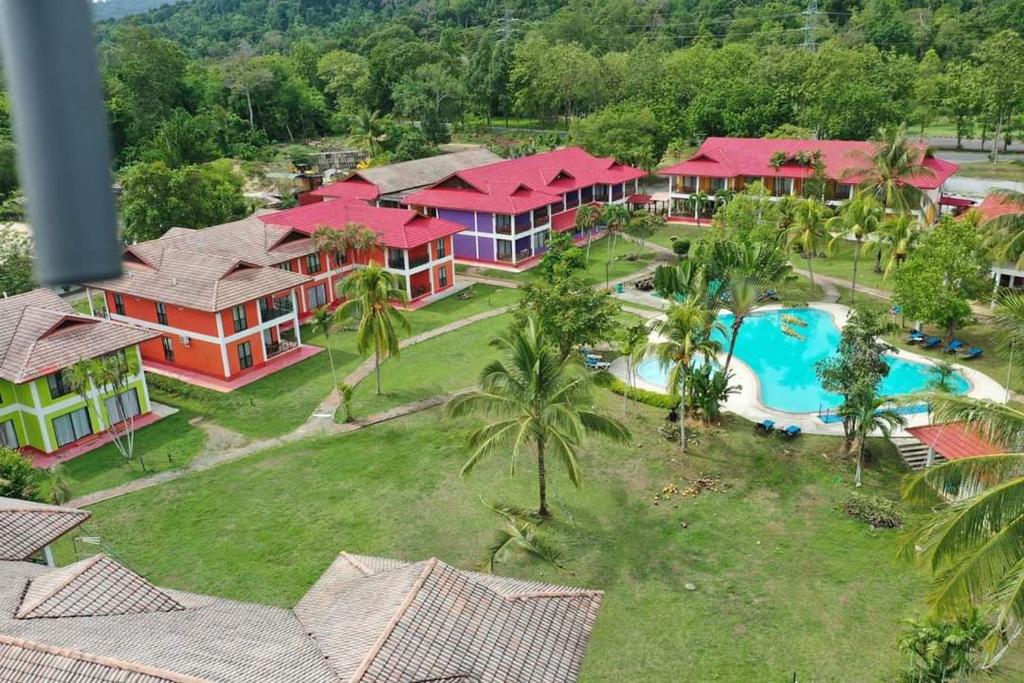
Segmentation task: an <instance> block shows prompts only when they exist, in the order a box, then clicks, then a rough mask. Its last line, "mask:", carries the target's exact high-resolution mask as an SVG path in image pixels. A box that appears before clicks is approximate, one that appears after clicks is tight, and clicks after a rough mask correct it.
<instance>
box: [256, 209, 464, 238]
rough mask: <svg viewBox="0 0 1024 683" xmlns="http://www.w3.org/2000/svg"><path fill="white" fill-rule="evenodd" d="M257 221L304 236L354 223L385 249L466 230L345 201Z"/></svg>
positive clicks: (408, 212)
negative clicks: (361, 226) (317, 230)
mask: <svg viewBox="0 0 1024 683" xmlns="http://www.w3.org/2000/svg"><path fill="white" fill-rule="evenodd" d="M259 219H260V220H261V221H263V222H264V223H265V224H267V225H273V226H277V227H278V228H290V229H293V230H296V231H298V232H301V233H302V234H305V235H312V234H313V233H314V232H315V231H316V229H317V228H319V227H323V226H326V227H330V228H337V229H339V230H340V229H343V228H345V227H346V226H347V225H349V224H350V223H356V224H360V225H365V226H366V227H368V228H370V229H371V230H373V231H374V232H375V233H377V237H378V238H379V239H380V242H381V244H383V245H384V246H387V247H394V248H396V249H408V248H410V247H415V246H419V245H421V244H426V243H427V242H430V241H431V240H434V239H439V238H441V237H446V236H448V235H454V234H455V233H457V232H461V231H462V230H465V227H464V226H462V225H459V224H458V223H454V222H452V221H446V220H443V219H440V218H431V217H428V216H422V215H420V214H418V213H416V212H415V211H412V210H411V209H390V208H382V207H377V206H370V205H368V204H364V203H363V202H357V201H351V200H344V199H335V200H332V201H329V202H316V203H313V204H306V205H305V206H296V207H294V208H291V209H285V210H283V211H275V212H274V213H267V214H263V215H261V216H260V217H259Z"/></svg>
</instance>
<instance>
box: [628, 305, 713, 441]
mask: <svg viewBox="0 0 1024 683" xmlns="http://www.w3.org/2000/svg"><path fill="white" fill-rule="evenodd" d="M702 299H703V297H702V296H701V295H699V294H698V295H696V296H695V295H693V294H691V295H690V296H688V297H687V298H686V299H685V300H683V302H682V303H679V304H673V305H672V307H671V308H669V309H668V312H667V313H666V314H665V318H664V319H658V320H655V321H654V322H652V323H651V329H652V331H653V332H655V334H656V335H657V336H658V337H659V341H654V342H651V343H650V344H648V346H647V355H651V356H653V357H655V358H657V359H658V361H659V362H660V363H661V367H662V368H663V369H668V371H669V372H668V392H669V396H671V397H672V398H676V399H679V400H680V403H681V404H682V409H681V410H680V413H681V414H680V418H679V446H680V448H681V449H682V451H683V452H684V453H685V452H686V405H685V403H684V402H683V401H684V397H685V396H686V379H687V377H689V375H690V373H691V372H692V371H693V366H694V363H695V362H696V360H697V359H698V358H701V357H703V358H704V359H705V360H706V362H708V363H712V362H714V359H715V356H716V355H717V354H719V353H720V352H721V351H722V344H721V342H720V341H718V339H715V338H714V335H715V334H716V333H717V334H719V335H725V332H726V330H725V326H724V325H722V323H720V322H719V321H718V319H717V318H716V315H715V311H713V310H711V309H708V308H705V307H704V306H703V305H702V304H701V301H702Z"/></svg>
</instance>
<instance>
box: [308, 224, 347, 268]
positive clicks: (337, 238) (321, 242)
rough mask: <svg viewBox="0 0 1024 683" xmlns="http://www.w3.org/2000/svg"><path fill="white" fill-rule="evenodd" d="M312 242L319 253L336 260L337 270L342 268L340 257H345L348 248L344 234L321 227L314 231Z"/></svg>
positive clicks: (328, 227)
mask: <svg viewBox="0 0 1024 683" xmlns="http://www.w3.org/2000/svg"><path fill="white" fill-rule="evenodd" d="M310 241H312V242H313V247H314V248H315V249H316V250H317V251H319V252H323V253H325V254H327V255H328V258H331V259H334V266H335V267H336V268H337V267H339V266H341V261H340V260H339V259H338V256H339V255H344V253H345V250H346V248H347V247H348V243H347V241H346V239H345V233H344V232H342V231H341V230H336V229H334V228H332V227H330V226H327V225H321V226H319V227H317V229H316V230H314V231H313V234H312V236H311V237H310Z"/></svg>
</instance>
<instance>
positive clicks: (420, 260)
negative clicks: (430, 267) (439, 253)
mask: <svg viewBox="0 0 1024 683" xmlns="http://www.w3.org/2000/svg"><path fill="white" fill-rule="evenodd" d="M428 263H430V254H420V255H418V256H410V257H409V267H410V268H419V267H420V266H423V265H426V264H428Z"/></svg>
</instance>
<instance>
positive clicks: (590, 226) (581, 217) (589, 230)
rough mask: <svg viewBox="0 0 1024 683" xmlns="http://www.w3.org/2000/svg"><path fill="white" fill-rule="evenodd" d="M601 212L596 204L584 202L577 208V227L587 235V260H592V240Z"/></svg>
mask: <svg viewBox="0 0 1024 683" xmlns="http://www.w3.org/2000/svg"><path fill="white" fill-rule="evenodd" d="M600 217H601V212H600V211H599V210H598V209H597V207H595V206H591V205H590V204H584V205H582V206H580V207H579V208H578V209H576V229H577V230H580V231H582V232H584V233H586V235H587V262H588V263H589V262H590V242H591V240H592V238H593V236H594V226H595V225H597V221H598V219H599V218H600Z"/></svg>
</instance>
